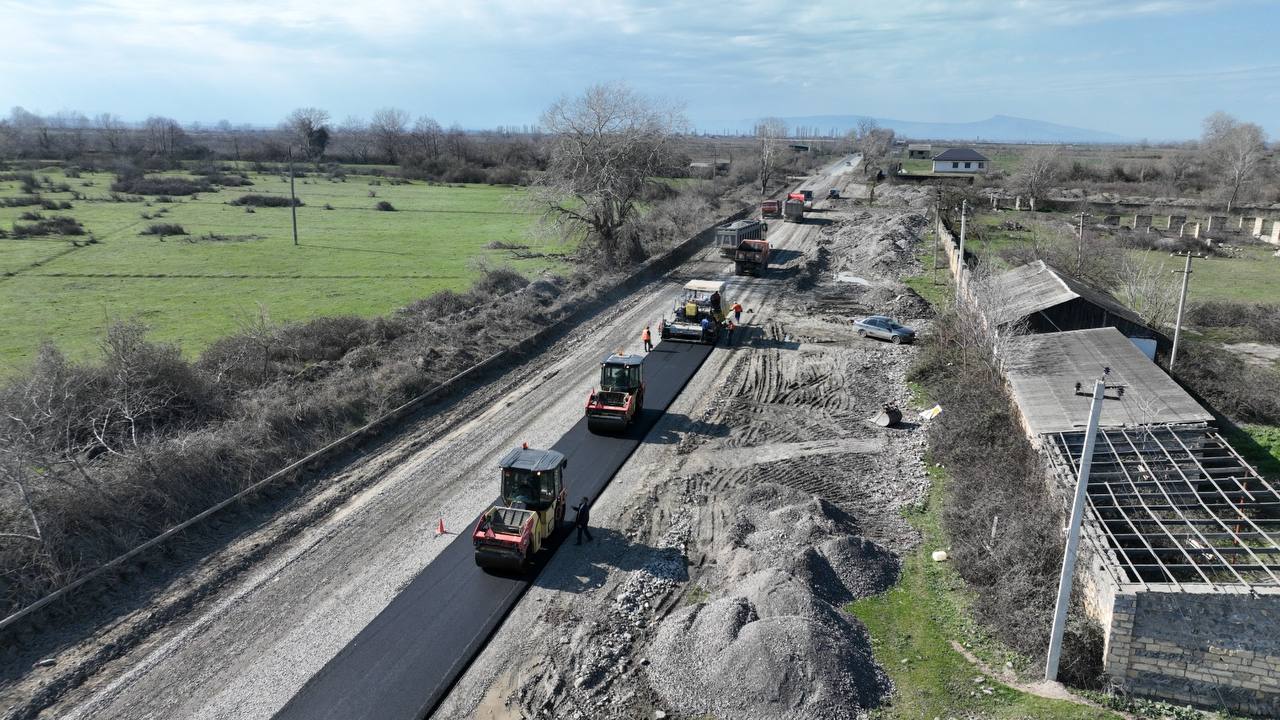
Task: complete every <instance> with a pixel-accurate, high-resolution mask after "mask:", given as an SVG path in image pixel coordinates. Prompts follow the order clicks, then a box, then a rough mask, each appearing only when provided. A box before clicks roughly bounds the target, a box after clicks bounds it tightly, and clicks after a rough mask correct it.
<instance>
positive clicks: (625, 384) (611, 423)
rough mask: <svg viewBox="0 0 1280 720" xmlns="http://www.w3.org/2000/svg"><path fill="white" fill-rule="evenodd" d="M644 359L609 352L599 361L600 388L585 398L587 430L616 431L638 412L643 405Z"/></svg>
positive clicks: (622, 429)
mask: <svg viewBox="0 0 1280 720" xmlns="http://www.w3.org/2000/svg"><path fill="white" fill-rule="evenodd" d="M643 362H644V358H643V357H641V356H639V355H617V354H614V355H610V356H609V357H607V358H605V360H604V362H602V363H600V387H599V389H597V390H592V391H591V395H590V396H589V397H588V398H587V411H586V412H587V429H588V430H590V431H591V432H593V433H597V434H605V433H619V432H623V431H625V430H626V429H627V427H628V426H630V425H631V422H632V421H633V420H635V419H636V417H637V416H639V415H640V409H641V408H642V407H643V406H644V372H643V364H642V363H643Z"/></svg>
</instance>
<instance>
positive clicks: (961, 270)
mask: <svg viewBox="0 0 1280 720" xmlns="http://www.w3.org/2000/svg"><path fill="white" fill-rule="evenodd" d="M968 203H969V201H968V200H961V201H960V262H959V263H958V264H957V268H958V269H957V270H956V300H959V299H960V297H961V295H960V288H961V286H963V285H964V279H965V275H966V274H967V273H966V271H967V270H968V269H969V266H968V265H967V264H966V263H965V261H964V233H965V219H966V218H965V216H966V215H967V213H966V212H965V211H966V210H967V209H968Z"/></svg>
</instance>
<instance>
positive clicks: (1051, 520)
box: [911, 311, 1100, 680]
mask: <svg viewBox="0 0 1280 720" xmlns="http://www.w3.org/2000/svg"><path fill="white" fill-rule="evenodd" d="M965 327H966V326H965V324H964V323H963V322H961V321H960V319H959V317H958V316H957V314H956V313H955V311H951V312H948V313H946V314H944V315H941V316H939V318H938V319H937V320H936V321H935V323H934V325H933V327H932V328H930V330H929V332H928V333H927V334H926V336H925V337H923V338H922V342H921V349H920V355H919V356H918V360H917V363H916V365H915V366H914V367H913V368H912V371H911V379H912V380H915V381H918V382H920V383H921V384H923V385H924V386H925V387H926V388H927V390H928V392H929V395H930V400H931V401H932V402H937V403H939V404H941V405H942V407H944V408H946V412H944V413H943V414H942V415H939V416H938V417H936V418H934V419H933V420H932V421H930V423H929V425H928V439H929V453H930V460H931V461H932V462H935V463H939V464H940V465H942V466H943V467H944V468H946V471H947V474H948V476H949V477H948V479H947V481H946V482H947V484H946V488H947V493H946V501H945V505H944V507H943V511H942V521H943V526H944V528H945V529H946V532H947V535H948V536H949V538H950V539H951V551H950V555H951V557H952V560H953V561H954V565H955V568H956V571H957V572H958V573H959V574H960V576H961V577H962V578H964V580H965V581H966V582H967V583H968V584H969V585H970V587H971V588H972V590H973V591H974V592H975V593H976V598H975V600H974V603H973V612H974V615H975V616H976V617H977V618H980V619H983V618H985V619H986V624H987V625H988V626H989V627H990V628H991V630H992V631H993V632H994V634H995V635H996V636H997V637H999V638H1000V640H1001V641H1002V642H1004V643H1005V644H1007V645H1009V646H1010V647H1012V648H1014V649H1015V650H1017V651H1019V652H1021V653H1023V654H1025V655H1027V656H1029V657H1032V658H1042V657H1043V656H1044V652H1045V649H1046V647H1047V645H1048V636H1049V627H1050V623H1051V620H1052V613H1053V605H1054V601H1055V598H1056V588H1057V578H1058V571H1059V567H1060V564H1061V560H1062V545H1063V544H1062V538H1060V537H1059V535H1058V528H1060V527H1061V526H1062V518H1063V516H1064V514H1065V513H1064V509H1063V508H1062V507H1059V506H1058V505H1057V504H1055V502H1054V501H1053V500H1052V498H1051V497H1050V496H1049V493H1048V489H1047V488H1048V484H1047V478H1046V476H1045V470H1044V467H1043V465H1042V462H1041V459H1040V457H1039V455H1038V453H1037V452H1036V450H1035V449H1034V448H1033V447H1032V445H1031V443H1030V441H1029V440H1027V438H1026V436H1025V435H1024V434H1023V432H1022V430H1021V427H1020V426H1019V423H1018V421H1017V418H1016V416H1015V411H1014V406H1013V402H1012V399H1011V398H1010V397H1009V396H1008V394H1007V391H1006V389H1005V386H1004V384H1003V381H1002V379H1001V377H1000V374H999V372H997V371H996V370H995V368H996V367H997V364H996V363H995V360H994V358H992V357H990V355H989V352H988V353H987V356H986V357H985V358H984V357H980V356H978V357H975V353H974V348H973V346H972V345H969V346H967V347H966V345H965V343H964V342H963V341H962V338H963V337H964V335H963V334H964V332H965V329H964V328H965ZM978 354H979V355H981V351H979V353H978ZM944 416H947V417H944ZM995 518H999V520H998V521H996V520H995ZM993 524H994V526H995V529H994V531H993ZM993 532H994V533H995V537H994V538H993V537H992V533H993ZM1086 635H1087V630H1086V629H1085V628H1082V627H1080V626H1077V627H1075V628H1071V627H1069V628H1068V641H1067V645H1068V646H1070V647H1075V648H1081V649H1085V650H1088V651H1089V652H1092V650H1091V648H1093V647H1094V646H1093V644H1092V643H1090V642H1088V641H1087V639H1086V637H1085V636H1086ZM1098 660H1100V657H1097V658H1092V659H1089V658H1078V657H1072V658H1067V657H1064V667H1066V666H1071V667H1072V673H1073V675H1074V676H1075V677H1076V678H1078V679H1081V680H1086V679H1087V680H1093V679H1096V672H1095V671H1094V670H1091V669H1090V668H1095V667H1096V663H1097V661H1098Z"/></svg>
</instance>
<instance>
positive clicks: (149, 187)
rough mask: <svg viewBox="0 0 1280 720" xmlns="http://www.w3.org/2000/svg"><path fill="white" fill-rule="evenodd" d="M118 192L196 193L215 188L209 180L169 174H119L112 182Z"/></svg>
mask: <svg viewBox="0 0 1280 720" xmlns="http://www.w3.org/2000/svg"><path fill="white" fill-rule="evenodd" d="M111 189H112V190H114V191H116V192H122V193H133V194H136V195H195V194H196V193H199V192H209V191H210V190H212V189H213V188H212V187H211V186H210V185H209V183H208V181H206V180H204V179H201V180H191V179H189V178H182V177H171V176H167V175H118V176H116V181H115V182H113V183H111Z"/></svg>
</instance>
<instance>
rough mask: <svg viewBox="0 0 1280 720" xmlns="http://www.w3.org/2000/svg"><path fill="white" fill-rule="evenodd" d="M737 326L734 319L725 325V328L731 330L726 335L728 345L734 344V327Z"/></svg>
mask: <svg viewBox="0 0 1280 720" xmlns="http://www.w3.org/2000/svg"><path fill="white" fill-rule="evenodd" d="M735 327H737V325H734V324H733V321H732V320H730V321H729V322H728V323H727V324H726V325H725V329H727V330H728V331H729V332H728V334H727V335H725V341H726V344H728V345H732V344H733V329H734V328H735Z"/></svg>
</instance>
